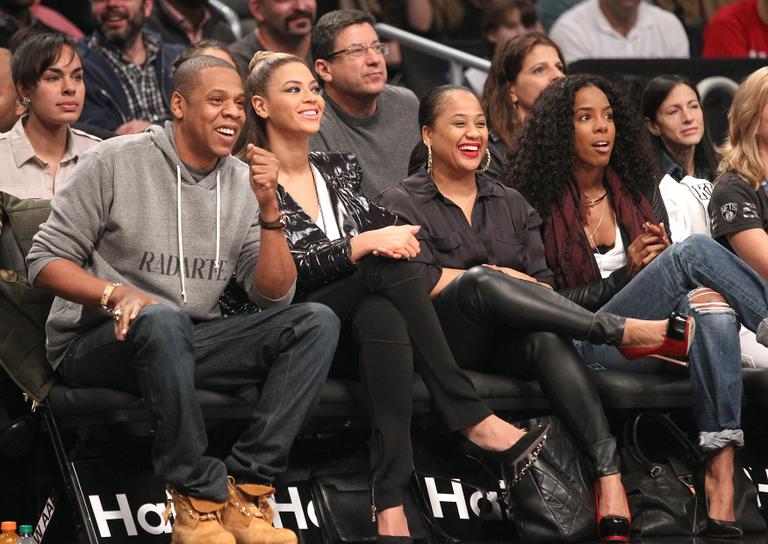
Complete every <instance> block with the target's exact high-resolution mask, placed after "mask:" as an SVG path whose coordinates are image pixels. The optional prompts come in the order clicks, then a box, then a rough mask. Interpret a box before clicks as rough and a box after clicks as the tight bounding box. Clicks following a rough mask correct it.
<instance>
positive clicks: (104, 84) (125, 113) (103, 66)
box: [77, 30, 183, 132]
mask: <svg viewBox="0 0 768 544" xmlns="http://www.w3.org/2000/svg"><path fill="white" fill-rule="evenodd" d="M144 32H147V31H146V30H145V31H144ZM89 40H90V36H86V37H85V38H83V39H82V40H80V42H79V43H78V44H77V52H78V54H79V55H80V61H81V62H82V63H83V74H84V76H85V103H84V104H83V112H82V113H81V114H80V119H79V120H78V121H79V122H80V123H84V124H88V125H93V126H96V127H99V128H103V129H106V130H110V131H113V132H114V131H115V129H117V127H119V126H120V125H123V124H125V123H127V122H128V121H132V120H133V119H132V118H131V110H130V106H129V105H128V96H127V95H126V94H125V89H123V86H122V84H121V83H120V79H119V78H118V76H117V74H116V73H115V71H114V69H113V68H112V65H111V64H110V63H109V61H107V59H106V58H104V56H103V55H102V54H101V53H99V52H98V51H97V50H95V49H91V48H90V47H88V41H89ZM182 49H183V48H182V47H181V46H178V45H171V44H167V43H163V44H162V45H161V46H160V51H159V52H158V54H157V63H156V64H155V66H156V69H157V81H159V82H160V88H161V90H162V92H163V98H164V99H165V107H166V109H167V110H168V111H169V112H170V102H169V101H170V97H171V89H172V88H173V85H172V82H171V78H172V76H173V61H174V60H175V59H176V57H177V56H178V55H179V53H181V51H182ZM169 117H170V114H169Z"/></svg>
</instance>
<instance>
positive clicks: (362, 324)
mask: <svg viewBox="0 0 768 544" xmlns="http://www.w3.org/2000/svg"><path fill="white" fill-rule="evenodd" d="M486 272H488V273H487V274H486ZM462 278H463V280H462V281H460V282H459V281H454V282H452V283H451V285H449V287H448V288H447V289H446V291H444V292H443V293H442V294H441V296H440V297H438V299H437V300H436V301H435V305H434V306H433V305H432V304H431V303H430V300H429V297H428V294H427V285H426V282H425V281H424V279H423V276H422V275H421V268H420V267H419V266H418V265H414V264H411V263H407V262H402V261H391V260H388V259H378V258H373V257H371V258H366V259H363V260H362V261H361V262H360V264H359V266H358V271H357V273H356V274H355V275H353V276H351V277H348V278H345V279H343V280H339V281H337V282H334V283H333V284H331V285H328V286H326V287H323V288H321V289H317V290H315V291H313V292H312V293H311V294H310V295H309V297H307V298H308V300H312V301H316V302H322V303H324V304H327V305H328V306H330V307H331V308H332V309H333V310H334V311H335V312H336V314H337V315H338V316H339V318H340V319H341V320H342V324H343V327H345V328H346V329H347V330H348V331H349V332H351V336H352V337H353V338H354V340H355V343H356V345H357V346H358V351H359V353H358V360H359V364H360V374H361V378H362V381H363V384H364V386H365V388H366V390H367V394H368V400H369V403H370V404H369V406H370V411H371V419H372V425H373V439H372V441H371V466H372V471H371V487H372V495H373V500H374V505H375V506H376V508H377V510H384V509H386V508H390V507H393V506H397V505H399V504H402V502H403V495H404V492H405V488H406V486H407V485H408V481H409V478H410V474H411V467H412V448H411V440H410V421H411V406H412V389H413V379H414V377H413V373H414V362H415V364H416V370H417V371H418V372H419V374H420V375H421V377H422V379H423V380H424V383H425V385H426V386H427V389H428V390H429V392H430V395H431V397H432V400H433V402H434V405H435V407H436V409H437V410H438V412H439V413H440V414H441V416H442V418H443V419H444V421H445V423H446V425H447V426H448V428H449V429H450V430H460V429H464V428H466V427H469V426H471V425H474V424H476V423H479V422H480V421H482V420H483V419H485V418H486V417H487V416H489V415H491V413H492V412H491V411H490V409H489V408H488V407H487V405H486V404H485V403H484V402H483V401H482V400H481V399H479V397H478V396H477V392H476V391H475V389H474V386H473V385H472V382H471V381H470V380H469V378H467V376H466V375H465V374H464V373H463V372H462V371H461V369H460V368H459V367H458V366H457V364H456V362H455V359H454V356H453V355H452V354H451V348H454V349H455V350H456V353H457V354H458V355H459V356H460V357H461V359H460V360H462V361H464V362H469V363H470V366H474V367H475V368H485V369H486V370H487V369H488V366H487V365H486V364H485V362H486V361H487V359H488V357H487V353H488V350H487V347H488V346H492V345H494V344H493V343H485V342H486V340H485V338H486V336H487V335H486V334H485V333H486V332H487V331H490V330H492V329H495V328H496V327H495V326H494V325H493V324H492V323H491V324H489V323H487V321H491V322H495V321H497V320H499V319H500V316H499V314H498V312H497V311H496V307H495V305H488V304H485V303H486V302H487V301H488V298H489V296H490V300H497V301H505V304H503V305H502V306H503V308H504V309H505V311H507V310H509V311H513V312H516V313H517V314H518V316H523V319H518V320H517V322H516V324H514V325H512V326H511V327H507V328H498V329H497V330H496V333H501V332H504V333H505V335H506V337H507V338H510V337H509V335H508V333H509V332H510V328H511V329H512V331H513V332H518V331H529V330H549V331H554V332H557V333H559V334H567V335H570V336H573V337H576V338H580V339H589V340H591V341H594V342H597V343H618V342H619V341H620V339H621V337H622V335H623V328H624V320H623V318H618V317H616V316H612V315H610V314H601V313H598V314H593V313H591V312H589V311H587V310H585V309H583V308H582V307H581V306H578V305H577V304H574V303H572V302H571V301H569V300H567V299H565V298H563V297H561V296H559V295H557V294H556V293H553V292H552V291H549V290H547V289H546V288H543V287H540V286H536V285H534V284H531V283H528V282H523V281H513V282H506V280H505V279H502V281H501V282H497V281H495V280H497V279H499V278H507V276H504V275H503V274H501V273H499V272H496V271H491V270H489V269H486V268H482V269H478V270H474V269H473V270H472V271H470V272H467V273H466V274H464V275H463V276H462ZM485 279H491V283H492V285H494V286H496V287H498V288H500V289H496V290H491V289H489V288H487V287H486V286H485V285H484V284H486V283H488V282H486V281H484V280H485ZM459 287H462V292H461V294H459ZM374 293H378V294H379V295H378V296H377V295H374ZM458 298H461V299H462V300H463V301H464V304H462V306H466V308H464V309H465V310H467V311H469V312H470V313H469V314H464V310H462V309H461V308H459V306H458V302H457V299H458ZM449 301H454V302H455V303H454V305H453V308H451V307H450V306H447V304H449ZM435 308H437V309H438V311H440V312H441V314H442V315H441V318H442V327H441V322H440V320H438V316H437V314H436V313H435ZM473 308H475V310H473ZM513 308H514V309H513ZM446 311H447V313H448V316H446ZM473 311H480V312H481V313H482V314H483V315H484V316H485V317H484V318H482V319H478V318H477V317H478V316H474V317H471V316H472V312H473ZM450 314H453V315H454V316H455V317H460V318H461V319H450V318H449V317H450ZM447 317H448V318H447ZM462 321H463V322H466V323H464V325H468V327H466V328H464V329H462V328H461V327H462V325H461V322H462ZM452 325H459V326H458V327H453V326H452ZM497 325H498V323H497ZM444 328H445V330H446V331H447V332H449V334H448V336H449V338H451V339H452V340H453V339H454V337H455V338H456V339H457V340H458V342H453V341H452V342H451V344H450V346H449V344H448V342H447V341H446V336H445V335H444V334H443V329H444ZM350 329H351V330H350ZM456 329H459V330H456ZM467 332H468V333H469V334H468V335H466V336H465V334H464V333H467ZM457 333H458V334H457ZM496 333H494V334H493V335H490V336H491V337H492V338H491V340H492V341H494V342H497V341H498V338H497V336H498V335H497V334H496ZM342 334H344V333H342ZM513 336H514V338H515V342H506V343H505V344H504V347H506V348H508V349H513V350H515V351H514V354H515V356H516V357H517V358H519V359H520V360H521V365H520V373H521V375H525V376H526V377H532V378H534V377H535V378H537V379H539V381H540V382H541V384H542V388H543V389H544V392H545V394H546V395H547V397H548V398H549V399H550V402H551V403H552V405H553V406H554V408H555V410H556V411H557V413H558V414H560V415H561V417H563V419H564V420H565V421H566V424H568V425H569V428H570V429H571V430H572V432H573V433H574V434H575V435H576V436H577V439H578V438H582V439H583V440H582V442H583V447H584V449H585V450H586V451H588V452H589V453H590V455H591V456H592V458H593V459H594V460H595V466H596V469H597V471H598V474H613V473H616V472H618V458H617V457H616V443H615V440H614V439H613V437H612V436H611V435H610V433H609V432H608V426H607V422H606V420H605V415H604V413H603V411H602V408H601V406H600V399H599V397H598V395H597V391H596V390H595V387H594V384H593V383H592V382H591V381H590V378H589V376H588V374H587V372H586V369H585V367H584V365H583V363H582V362H581V359H580V358H579V356H578V354H577V353H576V351H575V349H574V348H573V345H572V344H571V343H570V342H569V341H567V340H564V339H562V338H560V337H559V336H556V335H553V334H548V333H532V334H524V333H523V334H519V335H513ZM411 343H412V345H413V347H414V348H415V349H416V350H417V352H418V353H419V355H420V357H417V358H415V359H414V357H413V350H412V348H411ZM516 344H517V345H516ZM467 354H468V356H467ZM480 358H482V362H483V364H481V365H474V364H472V362H473V361H475V360H479V359H480ZM339 359H341V360H340V361H339V363H341V365H340V366H343V364H344V363H343V359H344V357H340V358H339ZM509 359H510V357H509V356H505V357H504V361H505V362H506V361H508V360H509ZM334 364H337V363H336V361H335V362H334ZM507 366H508V365H507ZM496 370H498V368H497V369H496ZM504 372H505V373H506V372H509V368H508V367H507V368H505V369H504ZM331 373H332V374H333V373H334V370H333V369H332V370H331ZM561 389H566V390H567V391H561ZM579 414H580V415H579Z"/></svg>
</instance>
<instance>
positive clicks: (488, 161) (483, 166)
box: [477, 147, 491, 174]
mask: <svg viewBox="0 0 768 544" xmlns="http://www.w3.org/2000/svg"><path fill="white" fill-rule="evenodd" d="M490 166H491V152H490V150H489V149H488V148H487V147H486V148H485V160H484V161H483V164H481V165H480V168H478V169H477V172H479V173H481V174H482V173H483V172H485V171H486V170H488V167H490Z"/></svg>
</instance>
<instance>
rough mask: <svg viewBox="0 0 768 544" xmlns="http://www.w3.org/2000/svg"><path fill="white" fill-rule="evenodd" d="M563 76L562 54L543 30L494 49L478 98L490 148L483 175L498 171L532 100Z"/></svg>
mask: <svg viewBox="0 0 768 544" xmlns="http://www.w3.org/2000/svg"><path fill="white" fill-rule="evenodd" d="M563 77H565V61H564V60H563V55H562V53H561V52H560V49H559V48H558V47H557V44H556V43H555V42H553V41H552V40H550V39H549V38H547V37H546V36H545V35H544V34H539V33H538V32H532V33H529V34H525V35H523V36H517V37H516V38H512V39H511V40H509V41H507V42H505V43H504V44H503V45H500V46H499V47H498V48H497V49H496V52H495V54H494V55H493V60H492V61H491V70H490V72H489V73H488V79H486V80H485V87H484V89H483V98H482V105H483V110H484V111H485V115H486V118H487V120H488V130H489V140H488V149H489V150H490V152H491V164H490V166H489V168H488V169H487V171H486V175H491V176H495V177H497V178H498V176H500V175H501V172H502V171H503V170H504V165H505V164H506V163H507V154H508V153H509V152H510V151H511V150H512V149H513V148H514V146H515V141H516V140H517V135H518V133H519V132H520V129H521V128H522V126H523V123H524V122H525V118H526V116H527V115H528V112H529V111H531V108H532V107H533V103H534V102H536V99H537V98H538V97H539V95H540V94H541V91H543V90H544V89H545V88H546V87H547V85H549V84H550V83H552V82H553V81H556V80H558V79H562V78H563Z"/></svg>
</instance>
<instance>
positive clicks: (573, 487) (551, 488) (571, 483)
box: [506, 417, 597, 544]
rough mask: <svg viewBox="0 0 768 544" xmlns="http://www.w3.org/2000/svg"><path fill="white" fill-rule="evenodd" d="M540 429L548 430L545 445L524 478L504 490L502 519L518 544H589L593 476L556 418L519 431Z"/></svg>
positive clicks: (593, 525)
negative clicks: (507, 520) (581, 543)
mask: <svg viewBox="0 0 768 544" xmlns="http://www.w3.org/2000/svg"><path fill="white" fill-rule="evenodd" d="M545 423H549V425H550V428H549V432H548V433H547V442H546V444H545V445H544V447H543V448H542V449H541V451H540V452H539V455H538V457H537V459H536V460H535V462H534V463H533V464H531V465H530V467H528V470H527V473H526V474H524V475H523V476H522V478H519V481H517V482H516V483H513V485H511V487H510V489H509V490H508V493H507V498H506V500H507V505H506V506H507V514H508V516H509V517H510V519H511V520H512V522H513V523H514V525H515V528H516V529H517V533H518V537H519V539H520V542H521V543H522V544H538V543H541V544H544V543H553V542H579V541H585V540H594V539H595V538H596V537H597V521H596V519H595V496H594V491H593V485H594V484H593V481H594V473H593V472H594V471H593V470H592V468H591V464H590V462H589V459H588V458H587V456H586V455H585V454H584V453H582V452H581V450H580V449H579V448H578V447H577V446H576V444H575V443H574V441H573V438H572V437H571V435H570V433H569V432H568V430H567V429H566V428H565V425H564V424H563V423H562V421H560V419H559V418H557V417H547V418H538V419H531V420H528V421H522V422H520V423H519V425H520V426H521V427H525V428H527V429H532V428H535V427H536V426H538V425H543V424H545ZM513 482H514V480H513Z"/></svg>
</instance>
